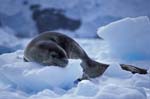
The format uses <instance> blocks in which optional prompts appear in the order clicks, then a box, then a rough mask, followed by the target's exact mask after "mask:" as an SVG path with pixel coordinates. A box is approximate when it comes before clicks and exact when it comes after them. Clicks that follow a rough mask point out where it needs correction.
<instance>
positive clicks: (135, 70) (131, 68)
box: [120, 64, 148, 74]
mask: <svg viewBox="0 0 150 99" xmlns="http://www.w3.org/2000/svg"><path fill="white" fill-rule="evenodd" d="M120 66H121V68H122V69H123V70H126V71H130V72H131V73H133V74H135V73H138V74H147V73H148V72H147V70H146V69H142V68H139V67H136V66H133V65H126V64H120Z"/></svg>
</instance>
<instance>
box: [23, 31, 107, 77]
mask: <svg viewBox="0 0 150 99" xmlns="http://www.w3.org/2000/svg"><path fill="white" fill-rule="evenodd" d="M24 59H25V60H26V61H34V62H38V63H41V64H43V65H55V66H60V67H65V66H66V65H67V64H68V60H67V59H81V60H82V63H81V66H82V68H83V71H84V77H83V78H95V77H98V76H100V75H102V74H103V73H104V71H105V70H106V69H107V67H108V65H107V64H102V63H98V62H96V61H94V60H92V59H91V58H89V56H88V55H87V54H86V52H85V51H84V50H83V49H82V48H81V47H80V45H79V44H78V43H77V42H76V41H75V40H73V39H72V38H70V37H68V36H66V35H64V34H61V33H57V32H45V33H42V34H40V35H38V36H37V37H35V38H34V39H33V40H32V41H31V42H30V43H29V44H28V46H27V47H26V49H25V52H24Z"/></svg>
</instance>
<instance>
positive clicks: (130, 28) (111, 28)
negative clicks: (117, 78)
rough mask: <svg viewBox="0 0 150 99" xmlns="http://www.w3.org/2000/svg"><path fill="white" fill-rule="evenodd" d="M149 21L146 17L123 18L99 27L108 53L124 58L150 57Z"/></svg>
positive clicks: (141, 58)
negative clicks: (106, 43)
mask: <svg viewBox="0 0 150 99" xmlns="http://www.w3.org/2000/svg"><path fill="white" fill-rule="evenodd" d="M149 27H150V21H149V19H148V17H146V16H141V17H137V18H124V19H122V20H119V21H116V22H112V23H110V24H108V25H106V26H104V27H101V28H99V30H98V35H99V36H100V37H102V38H104V40H106V41H107V42H108V44H109V47H110V53H111V55H112V56H114V57H119V58H122V59H125V60H144V59H150V39H149V36H150V28H149Z"/></svg>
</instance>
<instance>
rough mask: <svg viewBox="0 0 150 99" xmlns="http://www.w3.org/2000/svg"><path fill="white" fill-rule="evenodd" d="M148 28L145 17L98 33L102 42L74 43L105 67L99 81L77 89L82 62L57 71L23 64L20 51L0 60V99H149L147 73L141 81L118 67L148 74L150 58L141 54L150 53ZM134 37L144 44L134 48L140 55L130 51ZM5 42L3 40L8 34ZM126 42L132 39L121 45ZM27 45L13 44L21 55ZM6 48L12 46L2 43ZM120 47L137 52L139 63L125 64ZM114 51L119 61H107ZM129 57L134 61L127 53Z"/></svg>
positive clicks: (128, 20)
mask: <svg viewBox="0 0 150 99" xmlns="http://www.w3.org/2000/svg"><path fill="white" fill-rule="evenodd" d="M139 23H140V24H139ZM131 26H132V28H130V27H131ZM136 27H137V28H136ZM148 27H149V20H148V18H147V17H138V18H125V19H123V20H119V21H116V22H114V23H111V24H109V25H107V26H105V27H102V28H100V30H99V32H98V34H99V35H100V36H101V37H102V38H103V39H104V40H100V39H75V40H76V41H77V42H78V43H79V44H80V45H81V47H83V49H85V51H86V52H87V54H88V55H89V56H90V57H91V58H92V59H94V60H97V61H99V62H102V63H108V64H110V66H109V68H108V69H107V70H106V71H105V73H104V75H102V76H101V77H97V78H94V79H91V80H83V81H81V82H78V83H77V82H76V80H77V79H78V78H80V77H81V76H82V74H83V71H82V68H81V66H80V62H81V60H77V59H76V60H69V64H68V65H67V67H65V68H60V67H57V66H41V65H40V64H37V63H34V62H24V61H23V51H24V50H17V51H15V52H12V53H5V54H2V55H0V99H150V72H149V74H146V75H141V74H132V73H130V72H128V71H124V70H122V69H121V68H120V66H119V64H120V63H126V64H133V65H135V66H140V67H141V68H145V69H148V70H149V71H150V67H149V65H150V62H149V58H147V56H149V55H147V54H149V53H147V54H145V53H146V52H145V51H147V52H148V48H149V47H148V46H146V45H145V43H144V42H148V41H149V40H148V39H147V36H148V31H149V29H148ZM124 28H125V29H124ZM131 29H132V32H131ZM136 29H138V30H136ZM117 30H118V31H119V33H120V32H121V33H122V34H121V33H120V34H119V33H118V31H117ZM111 31H112V32H111ZM116 31H117V32H116ZM0 32H2V31H0ZM141 32H142V33H143V34H145V35H142V34H141ZM129 34H130V35H131V36H130V35H129ZM112 35H113V36H112ZM135 35H139V36H140V37H136V38H137V41H138V40H140V41H143V42H141V43H140V42H139V41H138V43H140V44H139V45H138V44H137V47H138V48H140V49H136V48H134V47H132V45H133V46H134V43H135V41H134V40H133V39H135V37H134V38H133V36H135ZM4 36H5V37H6V38H8V37H7V36H9V34H8V35H3V37H4ZM141 36H142V37H141ZM127 37H129V38H131V39H129V38H128V39H126V38H127ZM144 37H146V38H144ZM116 39H117V40H116ZM122 39H123V40H122ZM0 40H2V41H3V39H0ZM4 40H5V39H4ZM6 40H7V39H6ZM14 40H15V39H14ZM124 40H125V41H124ZM29 41H30V39H25V40H20V41H19V42H18V43H17V44H18V45H21V46H22V49H23V48H24V47H25V46H26V45H27V43H28V42H29ZM7 42H8V43H9V42H12V41H11V40H10V41H9V40H7ZM12 43H13V42H12ZM14 44H15V43H14ZM117 44H118V46H117ZM119 44H120V45H121V44H126V45H125V46H126V50H127V52H128V51H129V52H130V51H133V50H135V51H136V50H140V52H141V53H140V54H142V55H143V57H144V58H142V59H138V60H136V59H135V60H132V61H130V59H129V58H126V57H122V56H124V53H126V52H125V51H126V50H124V48H122V47H123V46H120V45H119ZM127 45H129V46H131V47H128V46H127ZM110 46H112V47H110ZM144 46H146V49H145V47H144ZM115 47H117V48H115ZM121 48H122V49H121ZM133 48H134V49H133ZM120 50H122V51H120ZM113 51H114V52H118V53H119V54H120V57H112V54H111V53H112V52H113ZM123 51H124V52H123ZM126 54H128V53H126ZM137 54H138V53H137ZM113 55H118V54H113ZM128 55H129V56H131V57H133V56H132V55H133V54H132V53H129V54H128Z"/></svg>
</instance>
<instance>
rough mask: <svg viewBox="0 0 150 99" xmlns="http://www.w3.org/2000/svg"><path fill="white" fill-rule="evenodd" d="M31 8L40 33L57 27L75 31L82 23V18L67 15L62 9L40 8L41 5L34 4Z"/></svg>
mask: <svg viewBox="0 0 150 99" xmlns="http://www.w3.org/2000/svg"><path fill="white" fill-rule="evenodd" d="M30 9H31V10H32V11H33V14H32V18H33V20H35V22H36V26H37V28H38V31H39V32H40V33H41V32H44V31H52V30H57V29H65V30H71V31H75V30H76V29H78V28H79V27H80V25H81V22H80V20H75V19H70V18H68V17H66V16H65V15H64V14H63V13H64V11H62V10H60V9H54V8H46V9H40V5H32V6H31V7H30Z"/></svg>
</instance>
